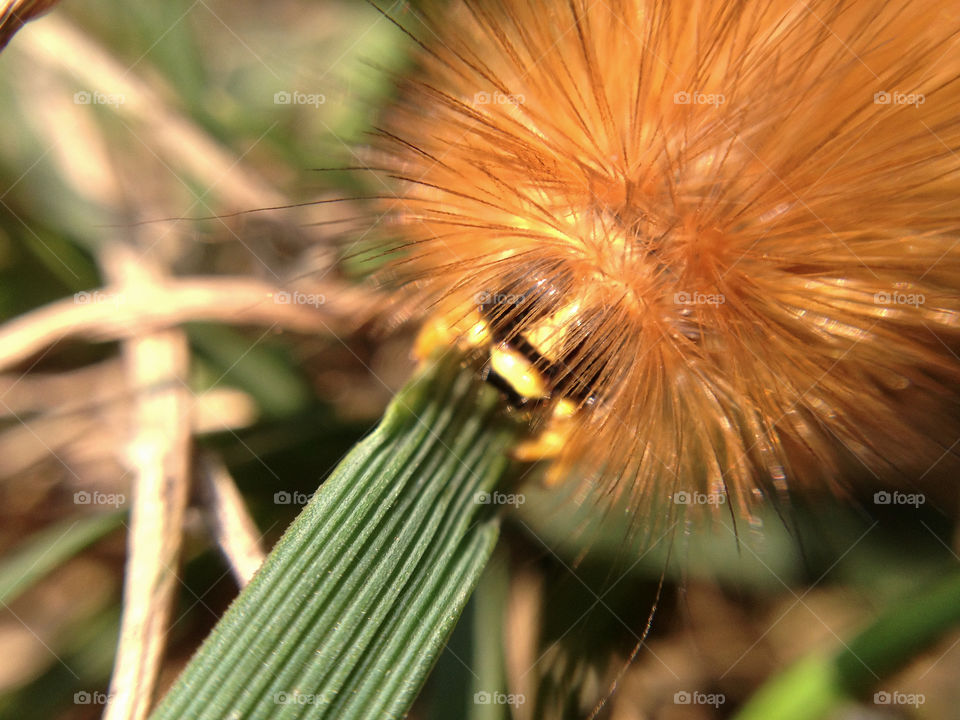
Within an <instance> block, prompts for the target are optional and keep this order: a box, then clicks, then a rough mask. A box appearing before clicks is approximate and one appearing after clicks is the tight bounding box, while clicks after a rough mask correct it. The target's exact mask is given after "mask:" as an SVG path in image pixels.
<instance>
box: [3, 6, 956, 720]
mask: <svg viewBox="0 0 960 720" xmlns="http://www.w3.org/2000/svg"><path fill="white" fill-rule="evenodd" d="M381 6H382V7H383V8H384V9H385V10H387V11H388V12H389V13H390V14H391V15H392V16H393V17H396V18H398V19H400V20H402V21H404V22H409V23H413V24H415V23H416V13H417V4H416V3H405V2H397V3H393V4H392V5H388V4H386V3H381ZM411 45H412V43H411V42H410V40H409V38H407V37H405V36H404V35H403V34H402V33H401V32H399V31H398V29H397V28H396V27H395V26H394V25H393V24H392V23H391V22H390V21H389V20H387V19H385V18H384V17H383V15H382V14H380V13H378V12H377V11H376V9H374V8H373V7H371V6H370V5H368V4H366V3H364V2H358V1H350V2H348V1H344V2H334V1H331V0H318V1H317V2H312V3H308V2H292V1H291V2H286V1H282V0H281V1H279V2H273V3H270V4H269V5H265V4H263V3H256V2H249V1H239V2H233V3H225V2H219V1H216V0H206V1H205V0H198V1H197V2H186V1H185V0H165V1H164V2H158V1H155V0H136V1H135V2H119V0H89V1H88V2H84V3H80V2H70V1H68V2H65V3H63V4H62V5H60V6H59V7H57V8H56V9H55V10H54V12H53V13H52V14H50V15H48V16H46V17H44V18H41V19H39V20H37V21H36V22H34V23H31V24H30V25H28V26H27V27H26V28H25V29H24V30H22V31H21V32H20V34H19V35H17V36H16V37H15V38H14V39H13V40H12V42H11V43H10V45H9V46H8V47H7V49H6V50H5V51H4V52H3V53H2V54H0V137H2V138H3V140H2V142H0V321H2V322H3V323H4V324H3V327H2V328H0V520H2V521H0V553H2V556H0V602H2V607H0V718H4V719H5V718H11V719H14V718H37V719H42V718H63V719H77V720H79V719H82V718H94V717H99V716H100V715H101V713H102V712H103V709H104V702H105V700H106V694H107V692H108V686H109V682H110V674H111V668H112V667H113V663H114V658H115V652H116V647H117V640H118V633H119V623H120V616H121V607H122V605H121V603H122V599H123V583H124V573H125V564H126V562H127V558H128V553H127V542H128V536H129V533H130V528H131V518H130V515H129V506H130V501H131V485H132V483H133V482H134V481H135V480H136V479H137V478H139V477H141V475H142V474H143V473H144V472H145V470H144V467H145V466H149V464H150V463H149V458H150V457H151V456H149V452H147V450H149V448H152V447H154V446H155V445H156V443H157V442H160V443H161V444H162V443H163V442H166V439H165V438H161V439H160V440H159V441H158V440H157V438H156V437H155V436H156V435H157V434H158V433H159V434H161V435H162V434H163V433H164V432H169V434H170V435H171V439H170V440H169V442H170V444H171V447H173V448H175V449H176V448H180V449H181V450H183V449H184V448H185V449H186V450H185V453H186V455H185V461H184V463H183V464H182V466H180V467H175V468H172V469H171V470H170V472H171V473H174V474H176V473H180V474H182V475H184V477H185V478H187V479H188V480H189V482H188V483H186V484H185V485H184V488H185V489H184V492H185V493H186V494H185V497H184V509H183V512H182V522H180V523H178V524H177V526H178V527H180V526H182V535H180V538H179V539H178V540H177V542H178V543H180V542H182V545H180V546H179V560H178V561H177V564H176V567H175V568H170V570H171V571H172V572H173V573H174V575H175V577H176V582H175V584H174V586H173V590H172V598H173V607H172V609H171V611H170V617H169V621H168V623H166V627H165V629H164V630H163V633H162V638H161V640H162V642H163V643H164V644H165V649H164V651H163V655H162V660H161V662H160V664H159V680H158V687H159V691H160V692H162V690H163V689H164V688H165V687H166V686H168V685H169V684H170V683H171V682H172V680H173V678H174V677H175V676H176V674H177V672H178V671H179V669H180V668H182V667H183V665H184V663H185V662H186V660H187V659H188V658H189V656H190V654H191V653H192V652H193V650H195V649H196V647H197V646H198V644H199V643H200V642H201V641H202V639H203V638H204V637H205V636H206V634H207V633H208V632H209V630H210V629H211V628H212V626H213V625H214V623H215V622H216V620H217V619H218V617H219V616H220V615H221V614H222V612H223V611H224V609H225V608H226V606H227V605H228V604H229V602H230V601H231V599H232V598H233V597H234V596H235V595H236V593H237V592H238V583H240V582H242V581H243V578H244V573H243V570H242V567H239V566H240V565H242V563H240V562H239V561H238V558H240V559H244V558H245V559H246V561H247V563H248V564H250V563H252V564H253V565H255V564H256V562H257V559H258V557H260V556H261V555H262V553H263V552H265V551H269V548H270V547H271V545H272V544H273V543H274V542H275V541H276V539H277V538H278V537H279V536H280V535H281V534H282V532H283V530H284V528H285V527H286V526H287V525H288V524H289V522H290V521H291V520H292V519H293V518H294V517H295V516H296V514H297V513H298V512H299V509H300V508H301V507H302V506H303V505H304V504H305V503H306V502H307V501H308V500H309V497H310V496H311V494H312V493H313V492H314V491H315V490H316V488H317V487H318V485H320V483H321V482H322V481H323V479H324V478H325V477H326V476H327V474H328V473H329V472H330V471H331V469H332V468H333V467H334V466H335V464H336V463H337V461H338V460H339V459H340V458H341V457H342V456H343V455H344V454H345V453H346V452H347V451H348V450H349V448H350V447H351V446H352V445H353V444H354V443H356V442H357V441H358V440H359V439H360V438H362V437H363V436H364V434H365V433H367V432H368V431H369V430H370V429H371V428H372V427H373V426H374V424H375V423H376V421H377V419H378V418H379V416H380V414H381V413H382V411H383V409H384V407H385V406H386V404H387V402H388V401H389V398H390V397H391V395H392V394H393V392H395V391H396V390H397V389H398V388H399V387H400V386H401V385H402V384H403V383H404V382H405V380H406V379H407V378H408V377H409V375H410V373H411V372H412V369H413V366H414V365H413V361H412V359H411V357H410V344H411V338H412V332H413V331H414V330H415V329H411V328H408V327H406V326H402V325H400V323H399V322H398V320H399V318H395V317H393V316H392V315H391V313H390V312H389V310H388V303H387V302H386V300H385V299H384V297H383V296H382V295H380V294H379V293H380V291H378V290H377V289H376V287H375V286H374V285H373V284H372V283H370V282H369V281H368V280H367V275H368V273H369V271H370V269H371V267H372V266H373V265H375V264H376V260H372V261H371V260H362V259H361V258H362V257H363V255H362V252H361V251H362V250H363V249H364V248H365V247H368V244H369V242H370V241H371V240H373V239H377V238H383V237H385V236H388V234H389V226H388V225H386V224H385V223H384V221H382V219H380V218H378V217H376V215H374V214H372V213H371V210H370V207H369V204H368V203H367V202H366V201H365V200H364V199H365V198H371V197H373V196H377V195H380V194H384V193H388V192H389V188H388V187H386V186H385V185H384V184H383V181H382V180H380V179H377V178H375V177H372V176H371V175H370V174H369V173H365V172H363V171H362V170H357V169H354V168H357V167H359V166H363V165H367V164H375V160H376V158H375V156H374V155H373V154H372V153H371V152H370V151H369V150H367V149H366V147H365V146H366V143H367V139H368V137H369V133H370V132H372V131H373V129H374V128H375V127H376V125H377V118H378V117H380V116H381V114H382V113H383V112H385V108H387V107H388V106H389V102H390V99H391V97H392V93H393V88H394V83H393V80H392V74H393V73H403V72H404V71H406V70H408V69H409V68H410V67H411V62H412V61H411V54H412V47H411ZM334 200H336V201H337V202H331V201H334ZM171 327H172V328H175V330H173V331H170V330H169V328H171ZM171 333H172V334H171ZM178 353H179V354H178ZM145 358H146V360H145ZM150 358H154V359H157V362H156V363H151V362H150ZM163 358H168V359H169V363H168V367H167V368H166V369H167V370H168V371H169V372H168V375H169V377H166V376H164V375H163V374H162V373H159V374H158V372H159V371H158V368H160V369H161V370H162V369H163V367H164V362H162V361H161V360H162V359H163ZM154 365H156V366H154ZM150 383H153V385H150ZM164 383H168V384H167V385H164ZM144 387H152V388H156V387H159V388H161V394H163V393H166V394H167V395H169V396H170V397H169V398H168V399H170V400H171V402H173V403H174V407H175V409H177V412H176V413H175V415H174V417H175V418H179V421H178V422H174V423H170V422H169V417H170V416H169V415H167V416H166V417H167V418H168V422H167V425H166V426H165V425H164V424H163V417H164V415H163V411H162V410H157V408H156V407H151V406H150V401H149V400H148V401H144V390H143V389H144ZM147 394H149V393H147ZM163 397H166V395H163ZM158 417H159V420H157V418H158ZM154 420H157V423H156V425H153V424H151V423H152V422H153V421H154ZM164 428H166V430H165V429H164ZM145 448H146V449H147V450H145ZM145 453H146V459H145ZM518 474H522V475H523V477H522V478H519V479H518V482H519V483H521V484H520V486H519V487H521V489H522V491H523V492H522V495H521V496H520V497H522V498H523V500H522V502H516V503H514V504H513V505H512V506H510V507H508V508H507V518H506V519H507V522H506V526H505V529H504V536H503V541H502V542H501V544H500V546H499V547H498V550H497V553H496V555H495V558H494V561H493V562H492V563H491V565H490V566H489V568H488V571H487V573H486V575H485V577H484V579H483V580H482V581H481V584H480V587H479V589H478V591H477V594H476V595H475V597H474V599H473V600H472V601H471V604H470V605H469V607H468V610H467V612H466V614H465V615H464V617H463V619H462V620H461V622H460V624H459V625H458V627H457V629H456V631H455V633H454V635H453V637H452V638H451V640H450V643H449V647H448V649H447V650H446V651H445V652H444V653H443V654H442V656H441V658H440V660H439V662H438V664H437V666H436V668H435V669H434V672H433V676H432V677H431V679H430V681H429V683H428V685H427V687H426V689H425V691H424V693H423V694H422V696H421V698H420V699H419V700H418V702H417V704H416V706H415V708H414V711H413V714H412V716H413V717H415V718H423V719H424V720H428V719H434V718H436V719H440V718H444V719H446V718H461V717H463V718H478V719H479V718H505V717H511V716H512V717H516V718H521V719H525V718H540V717H542V718H577V717H585V716H586V715H588V714H589V712H590V710H591V709H592V708H593V707H594V705H595V704H596V703H597V701H598V700H599V699H600V698H601V697H603V696H604V695H605V694H606V693H607V690H608V688H609V687H610V685H611V683H612V682H613V680H614V679H615V678H616V677H617V676H618V674H619V673H621V670H623V673H622V676H621V677H620V679H619V683H618V691H617V693H616V694H615V695H614V696H613V699H612V700H611V701H610V702H609V703H608V704H607V706H606V707H605V708H604V709H603V710H602V713H601V715H600V717H610V718H623V719H627V718H637V719H640V718H690V719H695V718H721V717H732V716H733V715H734V713H735V710H736V708H737V707H738V706H739V705H741V704H742V703H743V702H744V701H745V700H747V699H748V698H749V697H751V695H752V694H753V693H754V692H755V691H756V689H757V688H758V687H759V686H760V685H761V684H762V683H763V682H764V681H765V680H767V679H768V678H770V677H771V676H774V675H775V674H776V673H777V672H778V671H779V670H781V669H783V668H785V667H787V666H788V665H789V664H790V663H791V662H793V661H795V660H797V659H799V658H801V657H803V656H805V655H807V654H810V653H818V652H819V653H827V652H832V651H835V650H837V649H838V648H841V647H843V645H844V644H845V643H846V642H847V641H849V639H850V638H851V637H852V636H853V635H855V634H856V633H857V632H858V631H860V630H861V629H863V628H864V627H865V626H866V625H867V624H868V623H869V622H870V621H871V619H873V618H874V617H875V616H876V615H877V613H879V612H881V611H882V610H883V609H884V608H886V607H888V606H889V605H890V604H892V603H895V602H897V601H901V600H903V599H905V598H911V597H913V596H916V595H918V594H922V593H923V590H922V588H923V587H924V586H925V584H926V583H927V582H929V581H931V580H934V579H936V578H938V577H941V576H943V575H945V574H947V573H950V572H955V571H956V567H957V562H958V556H957V554H956V551H957V547H958V544H957V536H956V522H955V518H956V508H955V507H954V506H953V505H952V504H951V503H950V502H949V501H946V500H940V499H938V496H937V493H935V492H933V493H928V494H916V493H913V492H912V491H909V489H907V491H906V492H901V493H900V495H899V496H896V495H892V494H890V493H889V492H888V494H887V495H883V494H882V493H881V494H879V495H873V494H866V495H865V496H863V497H854V498H846V499H844V500H843V501H840V500H838V499H835V498H833V497H832V496H822V497H821V496H818V497H810V498H803V499H798V500H797V501H796V502H794V503H793V504H792V505H791V506H789V507H788V508H780V510H779V511H777V512H774V511H771V512H770V513H769V514H768V515H767V516H758V517H757V518H756V520H755V522H754V523H752V524H750V525H749V526H747V525H745V524H744V523H740V524H739V525H736V526H735V525H734V524H733V523H732V522H730V521H729V520H724V519H722V518H721V519H718V522H717V523H716V524H715V526H713V527H711V528H698V527H693V526H687V527H678V528H675V532H674V533H673V534H671V535H670V536H669V537H666V536H665V537H663V538H653V539H652V540H651V542H649V543H648V544H647V546H646V547H645V548H644V549H643V552H642V553H638V552H635V551H633V550H626V549H625V548H624V546H623V544H622V542H621V539H622V537H623V531H624V525H623V523H622V522H619V520H618V519H617V518H616V516H614V517H605V518H604V519H603V522H597V521H596V519H595V518H593V519H591V518H590V517H589V512H588V513H586V514H584V511H582V510H577V509H576V503H574V502H564V498H563V497H562V493H557V492H556V491H548V490H546V489H544V488H542V487H541V486H540V484H539V483H538V482H537V478H536V475H535V473H526V472H525V471H520V473H518ZM186 487H189V490H186ZM224 488H226V489H224ZM231 489H232V490H231ZM234 490H235V491H236V492H234V493H233V494H232V495H231V492H233V491H234ZM225 497H226V498H228V499H224V498H225ZM944 497H946V498H949V497H951V494H950V493H945V494H944ZM229 498H233V500H234V501H237V502H236V503H234V505H235V506H236V508H237V511H236V513H235V514H234V520H235V521H236V522H239V523H240V524H241V525H243V526H244V527H245V528H246V531H245V532H240V531H238V533H235V535H239V536H240V537H241V538H246V539H247V541H248V543H247V545H248V546H247V547H245V548H241V549H239V550H238V549H236V548H231V547H228V545H229V538H230V537H231V535H230V533H229V532H227V533H224V532H223V531H222V529H221V530H218V528H220V527H221V526H222V524H223V522H224V519H223V515H224V514H223V512H222V508H223V507H224V506H225V505H230V501H229ZM174 517H179V516H177V515H176V514H174ZM237 517H239V519H237ZM244 523H245V525H244ZM225 538H226V539H225ZM584 538H589V542H585V541H584ZM128 572H129V570H128ZM661 581H662V587H660V585H661ZM658 588H659V593H658ZM658 597H659V601H657V598H658ZM655 603H656V615H655V617H654V621H653V624H652V629H651V631H650V636H649V641H648V644H647V646H645V647H643V648H641V649H640V651H639V653H638V654H637V655H636V657H635V658H634V659H633V662H632V663H630V664H629V666H627V665H625V661H626V660H627V658H628V657H630V655H631V653H632V651H633V649H634V647H635V645H636V643H637V642H638V640H639V639H640V637H641V636H642V635H643V633H644V632H645V629H646V627H647V623H648V620H649V617H650V613H651V610H652V609H653V608H654V605H655ZM958 643H960V634H958V633H956V632H954V633H952V634H949V635H947V636H945V637H943V638H942V639H941V640H940V641H939V642H938V643H937V644H936V645H935V646H934V647H932V648H928V649H926V650H924V651H923V652H921V653H918V654H917V655H916V657H914V658H913V660H912V661H911V662H910V663H909V664H908V665H907V667H906V668H904V669H902V670H900V671H899V673H898V674H897V675H895V676H894V677H893V678H891V679H887V680H884V682H883V683H882V684H881V685H878V686H877V688H878V689H879V691H881V692H889V693H901V695H902V696H908V695H909V696H911V697H913V698H914V699H916V700H917V702H913V703H884V702H882V698H881V701H879V702H878V701H877V700H876V698H875V697H874V696H873V694H872V692H871V693H869V694H867V695H865V696H864V698H863V700H862V702H853V701H851V702H850V703H849V706H847V707H844V708H842V709H841V710H839V711H838V714H837V717H840V718H878V719H879V718H951V717H957V715H956V710H955V708H956V707H960V688H958V686H957V684H956V682H955V679H956V677H957V676H958V674H960V648H957V647H956V645H957V644H958ZM481 678H482V681H481ZM484 693H486V695H485V694H484ZM498 693H502V694H503V695H502V696H500V695H498ZM890 697H894V695H891V696H890ZM921 697H922V701H920V698H921Z"/></svg>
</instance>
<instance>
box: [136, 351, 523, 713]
mask: <svg viewBox="0 0 960 720" xmlns="http://www.w3.org/2000/svg"><path fill="white" fill-rule="evenodd" d="M497 405H498V403H497V398H496V394H495V393H493V392H492V391H491V390H490V389H489V388H487V387H485V386H484V385H483V384H482V383H479V382H478V381H477V380H476V379H475V377H474V376H473V375H472V374H471V373H465V372H463V371H461V370H460V369H459V367H458V366H457V364H456V363H452V362H447V363H441V364H440V365H438V366H437V367H436V368H434V369H433V370H432V371H430V372H428V373H427V374H425V375H424V376H423V377H421V378H420V379H419V380H417V381H416V382H414V383H412V384H411V385H410V386H408V388H407V389H405V390H404V391H403V392H401V393H400V394H399V395H398V396H397V398H396V399H395V400H394V402H393V403H392V404H391V406H390V408H389V409H388V411H387V414H386V416H385V418H384V420H383V422H382V423H381V424H380V426H379V427H378V428H377V429H376V431H374V433H373V434H371V435H370V437H368V438H367V439H366V440H364V441H363V442H362V443H360V445H358V446H357V447H356V448H355V449H354V450H353V451H352V452H351V453H350V454H349V455H348V456H347V457H346V459H344V461H343V462H342V463H341V464H340V466H339V467H338V468H337V469H336V470H335V471H334V473H333V475H332V476H331V477H330V479H329V480H327V482H326V483H324V485H323V486H322V487H321V488H320V490H319V491H318V492H317V494H316V496H315V497H314V499H313V500H312V501H311V502H310V504H309V505H308V506H307V507H306V508H305V509H304V511H303V513H302V514H301V515H300V517H298V518H297V520H296V521H295V522H294V523H293V524H292V525H291V527H290V528H289V530H288V531H287V532H286V534H285V535H284V537H283V538H282V539H281V540H280V541H279V542H278V543H277V546H276V548H275V549H274V550H273V552H272V553H271V554H270V556H269V557H268V558H267V560H266V562H265V563H264V566H263V567H262V568H261V570H260V571H259V572H258V574H257V575H256V577H255V578H254V579H253V581H252V582H251V583H250V585H249V586H248V587H247V588H246V589H245V590H244V591H243V592H242V593H241V594H240V596H239V597H238V598H237V600H236V601H235V602H234V604H233V605H232V606H231V607H230V609H229V610H228V611H227V613H226V614H225V616H224V617H223V619H222V620H221V621H220V623H219V624H218V625H217V627H216V628H215V629H214V631H213V633H212V634H211V636H210V637H209V638H208V639H207V641H206V642H205V643H204V645H203V647H201V649H200V650H199V651H198V653H197V654H196V656H195V657H194V658H193V659H192V660H191V662H190V664H189V665H188V666H187V668H186V669H185V670H184V672H183V674H182V675H181V677H180V678H179V679H178V681H177V682H176V684H175V685H174V687H173V688H172V689H171V691H170V692H169V694H168V695H167V697H166V698H164V700H163V702H162V703H161V704H160V706H159V707H158V708H157V710H156V711H155V713H154V715H153V720H168V719H169V720H173V719H176V720H179V719H180V718H211V719H212V718H223V717H236V718H271V719H272V718H279V719H286V718H290V719H292V718H303V717H310V718H338V719H340V718H343V719H349V718H376V717H398V716H401V715H403V714H404V713H405V712H406V711H407V709H408V708H409V706H410V704H411V703H412V702H413V699H414V698H415V697H416V694H417V693H418V691H419V689H420V686H421V685H422V683H423V682H424V680H425V679H426V676H427V674H428V673H429V671H430V669H431V667H432V666H433V663H434V661H435V660H436V658H437V655H438V654H439V652H440V651H441V650H442V647H443V643H444V641H445V639H446V638H447V636H448V635H449V633H450V632H451V630H452V629H453V625H454V624H455V623H456V620H457V618H458V617H459V615H460V612H461V611H462V609H463V606H464V605H465V604H466V601H467V598H468V597H469V596H470V593H471V591H472V589H473V587H474V585H475V584H476V582H477V579H478V578H479V576H480V573H481V572H482V570H483V567H484V566H485V564H486V562H487V560H488V558H489V556H490V553H491V552H492V549H493V546H494V544H495V542H496V538H497V534H498V526H497V521H496V518H495V517H492V516H491V515H490V514H489V513H485V512H483V511H484V506H483V505H481V504H478V503H477V502H476V496H477V495H478V493H481V492H487V491H489V490H490V489H491V488H492V487H493V486H494V485H495V484H496V482H497V480H498V479H499V477H500V476H501V474H502V472H503V470H504V468H505V466H506V459H505V458H506V455H505V452H504V451H505V450H506V448H507V447H508V445H509V443H510V441H511V438H512V436H513V431H512V428H511V426H510V425H509V423H508V422H507V421H506V420H505V419H504V418H503V417H502V416H501V415H500V413H499V411H498V409H497Z"/></svg>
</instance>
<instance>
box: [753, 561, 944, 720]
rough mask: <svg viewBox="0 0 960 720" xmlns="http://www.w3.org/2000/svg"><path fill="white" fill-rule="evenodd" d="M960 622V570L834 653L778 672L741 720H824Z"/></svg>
mask: <svg viewBox="0 0 960 720" xmlns="http://www.w3.org/2000/svg"><path fill="white" fill-rule="evenodd" d="M958 624H960V573H957V572H953V573H950V574H949V575H947V577H945V578H943V579H941V580H940V581H938V582H937V583H935V584H933V585H931V586H930V587H927V588H925V589H924V590H922V591H920V592H917V593H911V595H910V597H908V598H906V599H904V600H902V601H901V602H899V603H896V604H894V605H893V606H892V607H891V608H889V609H888V610H886V611H885V612H884V613H883V614H882V615H881V616H880V617H879V618H878V619H877V620H875V621H874V623H873V624H872V625H870V626H869V627H868V628H867V629H865V630H864V631H863V632H861V633H860V634H859V635H857V636H856V637H854V638H853V639H852V640H850V641H848V642H846V643H845V644H844V646H843V647H842V648H841V649H840V650H838V651H837V652H836V653H834V654H833V655H825V654H823V653H816V654H813V655H810V656H807V657H804V658H802V659H801V660H799V661H798V662H796V663H794V664H793V665H791V666H790V667H788V668H787V669H786V670H784V671H783V672H782V673H780V674H778V675H777V676H775V677H774V678H773V679H772V680H770V681H769V682H768V683H767V684H766V685H764V686H763V687H762V688H760V690H759V691H758V692H757V693H756V694H755V695H754V696H753V698H752V699H751V700H750V702H748V703H747V704H746V705H745V706H744V707H743V708H742V709H741V710H740V712H739V713H738V714H737V716H736V718H737V720H766V718H780V719H782V720H818V719H819V718H824V717H827V715H828V713H829V712H830V711H831V710H833V709H835V708H836V707H837V706H838V705H840V704H841V703H842V702H844V701H848V700H851V699H853V698H856V697H858V696H862V695H864V694H865V693H866V692H868V690H869V689H870V688H871V687H872V686H874V685H875V684H877V683H878V682H880V681H881V680H883V679H884V678H887V677H890V676H891V675H892V674H893V673H894V672H896V671H897V670H899V669H900V668H901V667H903V666H904V665H905V664H906V663H908V662H909V661H910V660H912V659H913V658H915V657H917V655H918V654H919V653H920V652H922V651H923V650H924V649H926V648H927V647H929V646H930V645H932V644H933V643H934V642H936V641H937V640H938V639H940V638H941V637H943V636H944V635H945V634H946V633H947V632H949V631H950V630H952V629H953V628H955V627H956V626H957V625H958Z"/></svg>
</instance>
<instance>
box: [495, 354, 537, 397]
mask: <svg viewBox="0 0 960 720" xmlns="http://www.w3.org/2000/svg"><path fill="white" fill-rule="evenodd" d="M490 366H491V367H492V368H493V370H494V372H496V373H497V375H499V376H500V377H502V378H503V379H504V380H506V381H507V382H508V383H510V386H511V387H512V388H513V389H514V390H515V391H516V392H517V394H518V395H519V396H520V397H523V398H526V399H528V400H536V399H537V398H545V397H547V396H548V395H549V394H550V393H549V392H548V391H547V386H546V383H545V382H544V381H543V376H542V375H541V374H540V373H539V372H538V371H537V369H536V368H535V367H533V363H531V362H530V361H529V360H527V359H526V358H525V357H524V356H523V355H521V354H520V353H518V352H517V351H516V350H513V349H511V348H510V347H509V346H508V345H506V344H505V343H501V344H500V345H498V346H497V347H495V348H493V349H492V350H491V351H490Z"/></svg>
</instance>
